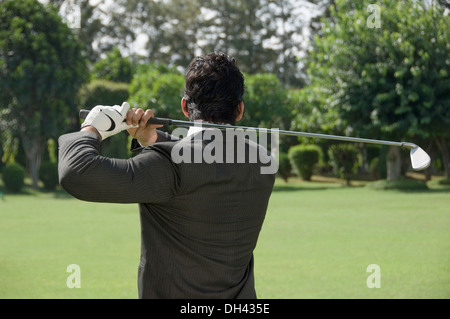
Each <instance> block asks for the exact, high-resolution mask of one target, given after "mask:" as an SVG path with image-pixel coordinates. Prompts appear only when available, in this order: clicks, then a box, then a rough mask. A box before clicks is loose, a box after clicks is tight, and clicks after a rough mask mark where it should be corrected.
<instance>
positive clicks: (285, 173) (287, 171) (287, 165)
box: [278, 152, 292, 183]
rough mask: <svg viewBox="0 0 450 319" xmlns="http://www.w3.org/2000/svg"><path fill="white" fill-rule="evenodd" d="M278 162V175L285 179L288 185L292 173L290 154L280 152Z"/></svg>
mask: <svg viewBox="0 0 450 319" xmlns="http://www.w3.org/2000/svg"><path fill="white" fill-rule="evenodd" d="M278 160H279V163H278V175H280V176H281V178H283V180H284V181H285V182H286V183H287V182H288V179H289V176H291V171H292V165H291V161H290V160H289V156H288V154H286V153H284V152H280V153H279V154H278Z"/></svg>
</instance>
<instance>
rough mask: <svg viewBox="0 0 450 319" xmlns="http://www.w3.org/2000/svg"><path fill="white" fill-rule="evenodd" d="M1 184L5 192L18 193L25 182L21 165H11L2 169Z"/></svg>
mask: <svg viewBox="0 0 450 319" xmlns="http://www.w3.org/2000/svg"><path fill="white" fill-rule="evenodd" d="M2 179H3V183H4V184H5V187H6V189H7V190H9V191H11V192H13V193H18V192H20V191H21V190H22V187H23V185H24V182H25V169H24V168H23V166H22V165H20V164H17V163H13V164H10V165H7V166H6V167H5V168H4V169H3V176H2Z"/></svg>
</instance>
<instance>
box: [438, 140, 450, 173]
mask: <svg viewBox="0 0 450 319" xmlns="http://www.w3.org/2000/svg"><path fill="white" fill-rule="evenodd" d="M435 141H436V145H437V147H438V149H439V151H440V152H441V154H442V166H443V167H444V176H445V178H447V179H449V178H450V167H449V160H450V158H449V152H448V142H447V139H446V138H445V137H437V138H436V140H435Z"/></svg>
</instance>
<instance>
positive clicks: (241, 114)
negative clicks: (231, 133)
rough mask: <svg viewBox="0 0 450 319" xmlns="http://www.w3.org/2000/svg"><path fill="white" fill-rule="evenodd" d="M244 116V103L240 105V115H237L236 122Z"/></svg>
mask: <svg viewBox="0 0 450 319" xmlns="http://www.w3.org/2000/svg"><path fill="white" fill-rule="evenodd" d="M243 115H244V101H241V102H239V104H238V113H237V115H236V122H239V121H240V120H241V119H242V116H243Z"/></svg>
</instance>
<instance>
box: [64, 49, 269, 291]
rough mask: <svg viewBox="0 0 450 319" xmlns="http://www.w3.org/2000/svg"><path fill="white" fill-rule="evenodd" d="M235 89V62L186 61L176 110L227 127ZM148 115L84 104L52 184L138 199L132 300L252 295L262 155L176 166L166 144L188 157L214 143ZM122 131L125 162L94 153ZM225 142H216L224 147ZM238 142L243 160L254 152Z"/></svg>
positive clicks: (238, 90) (263, 182) (78, 192)
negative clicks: (86, 108)
mask: <svg viewBox="0 0 450 319" xmlns="http://www.w3.org/2000/svg"><path fill="white" fill-rule="evenodd" d="M243 94H244V78H243V76H242V73H241V72H240V71H239V69H238V67H237V66H236V63H235V61H234V60H233V59H231V58H229V57H228V56H226V55H225V54H216V53H212V54H209V55H207V56H205V57H199V58H196V59H194V60H193V61H192V62H191V64H190V65H189V68H188V71H187V73H186V85H185V94H184V97H183V99H182V100H181V107H182V110H183V113H184V114H185V115H186V116H187V117H189V119H190V120H192V121H199V122H201V121H207V122H214V123H228V124H234V122H235V121H239V120H240V119H241V117H242V114H243V112H244V103H243ZM151 117H153V113H152V111H151V110H147V111H144V110H142V109H134V108H133V109H131V110H129V105H128V104H127V103H123V104H122V106H121V107H119V106H114V107H107V106H96V107H95V108H94V109H92V110H91V112H90V113H89V115H88V117H87V118H86V120H85V122H84V123H83V126H82V129H81V131H80V132H77V133H71V134H66V135H63V136H61V137H60V139H59V147H60V150H59V177H60V183H61V185H62V186H63V188H64V189H66V190H67V191H68V192H69V193H71V194H72V195H74V196H75V197H77V198H79V199H81V200H87V201H95V202H111V203H139V208H140V220H141V238H142V241H141V258H140V263H139V269H138V291H139V297H140V298H256V293H255V284H254V273H253V250H254V248H255V246H256V243H257V239H258V235H259V232H260V230H261V227H262V224H263V220H264V217H265V213H266V209H267V205H268V200H269V197H270V194H271V192H272V188H273V183H274V175H273V174H261V170H260V169H261V167H263V166H264V164H263V163H267V158H266V159H262V160H260V161H258V162H256V163H255V162H250V161H246V162H239V161H238V162H236V161H235V162H229V161H221V160H218V161H215V162H213V163H206V162H205V161H202V162H200V163H199V162H198V161H197V162H196V161H184V162H177V163H175V162H174V161H173V158H172V155H173V152H172V151H173V149H174V148H175V147H179V146H180V145H183V146H184V147H185V148H183V150H186V147H187V149H188V150H189V151H192V154H193V156H194V154H196V152H197V154H202V151H203V150H205V149H206V148H207V147H208V145H210V144H211V143H216V146H217V141H214V140H213V139H212V138H210V137H206V134H205V135H203V134H204V133H205V132H207V131H203V130H199V129H198V128H197V130H195V129H192V128H191V129H190V131H189V133H188V136H187V137H185V138H183V139H181V140H177V139H174V138H173V137H171V136H170V135H168V134H167V133H162V132H160V131H157V130H156V128H157V126H155V125H147V121H148V119H150V118H151ZM124 129H128V132H129V134H131V136H132V137H133V138H135V140H134V141H133V145H134V147H135V149H137V150H138V151H139V152H140V153H139V154H138V155H136V156H134V157H133V158H131V159H128V160H123V159H112V158H106V157H103V156H100V155H99V146H100V141H101V139H104V138H107V137H109V136H111V135H112V134H115V133H117V132H119V131H121V130H124ZM208 136H211V134H209V135H208ZM203 137H205V138H203ZM237 139H239V136H238V137H237ZM234 140H235V137H233V141H234ZM229 142H230V141H229V139H227V138H226V137H225V138H224V139H223V141H222V144H223V145H224V149H225V152H224V153H227V152H228V151H230V148H229V146H225V144H226V143H229ZM241 142H244V144H243V145H245V153H246V154H245V155H246V156H247V155H248V154H250V153H251V152H252V151H254V150H255V149H258V151H259V152H260V153H259V154H262V153H263V152H261V149H260V146H259V145H257V144H256V143H253V142H251V141H249V140H248V139H245V141H241ZM180 143H182V144H180ZM139 144H140V145H139ZM232 150H233V151H236V148H234V149H232ZM235 155H236V154H235ZM237 155H239V154H237ZM266 156H270V155H267V152H266ZM247 157H248V156H247ZM223 158H224V159H225V158H226V154H223Z"/></svg>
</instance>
